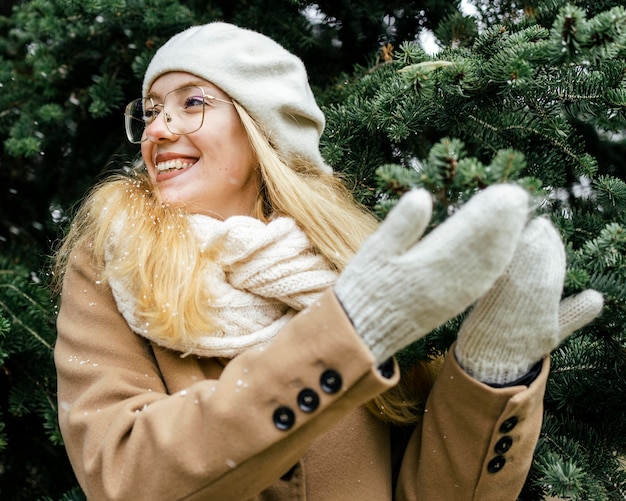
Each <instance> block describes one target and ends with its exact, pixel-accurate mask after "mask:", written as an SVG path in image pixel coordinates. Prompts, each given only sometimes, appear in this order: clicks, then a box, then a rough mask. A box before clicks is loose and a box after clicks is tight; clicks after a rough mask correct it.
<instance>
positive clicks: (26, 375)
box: [0, 0, 626, 500]
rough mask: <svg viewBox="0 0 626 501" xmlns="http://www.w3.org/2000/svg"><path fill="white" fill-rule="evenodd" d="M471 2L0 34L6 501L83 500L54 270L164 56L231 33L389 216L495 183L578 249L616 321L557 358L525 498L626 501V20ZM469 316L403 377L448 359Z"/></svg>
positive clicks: (522, 4)
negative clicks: (265, 42)
mask: <svg viewBox="0 0 626 501" xmlns="http://www.w3.org/2000/svg"><path fill="white" fill-rule="evenodd" d="M459 4H460V2H458V1H455V2H447V1H436V0H428V1H424V2H411V1H391V2H375V1H370V2H354V1H351V0H333V1H328V2H327V1H323V2H317V3H314V4H313V3H310V2H305V1H299V0H283V1H279V2H276V1H271V2H270V0H256V1H250V0H247V1H246V2H237V1H234V2H233V1H230V0H222V1H218V2H211V3H210V4H209V7H207V3H206V2H201V1H196V0H190V1H185V2H182V1H181V2H177V1H174V0H125V1H123V0H109V1H105V2H103V1H100V0H88V1H85V2H78V1H76V0H56V1H51V0H31V1H29V2H15V7H14V10H13V12H12V14H11V16H10V17H0V141H1V142H2V143H3V151H2V152H0V166H1V167H2V168H1V169H0V186H2V187H3V188H2V189H3V190H7V191H5V192H3V195H2V197H0V269H2V273H1V274H0V277H2V278H1V279H0V291H1V292H0V361H1V362H2V367H3V372H2V377H0V381H1V384H0V388H2V391H1V393H0V394H1V397H2V404H1V407H0V466H1V467H2V470H3V471H4V473H2V474H0V497H3V498H4V497H5V496H6V497H10V498H16V499H35V498H40V499H43V498H45V499H50V500H52V499H61V498H62V499H67V500H70V499H83V495H82V493H81V491H80V489H79V488H78V487H77V486H76V484H75V481H74V480H73V476H72V472H71V469H70V467H69V465H68V463H67V459H66V457H65V454H64V450H63V447H62V444H61V437H60V435H59V433H58V427H57V424H56V417H55V416H56V402H55V375H54V368H53V366H52V358H51V348H50V347H51V346H52V345H53V343H54V335H55V333H54V318H55V314H56V312H55V308H54V302H52V301H51V299H50V297H49V293H48V291H47V290H46V288H45V283H46V281H47V279H46V272H45V269H46V267H47V265H48V264H49V263H48V261H47V259H46V256H47V255H48V254H49V252H50V246H51V240H54V239H55V238H56V236H57V235H58V233H59V232H60V231H62V229H63V227H64V225H65V224H66V222H67V213H68V212H69V211H70V209H71V206H72V204H73V203H74V202H75V201H76V200H78V199H79V198H80V197H81V196H82V194H83V193H84V191H85V190H86V188H87V187H88V186H89V185H91V184H92V183H93V182H94V180H95V179H96V178H97V177H99V176H100V175H102V174H103V173H106V172H107V171H108V170H111V169H116V168H120V167H123V165H124V164H125V163H126V162H129V161H130V160H132V157H133V155H134V154H135V152H136V151H135V149H134V148H132V147H129V146H127V145H126V144H125V143H124V142H123V138H122V134H121V113H122V111H123V106H124V104H125V103H126V102H127V101H129V100H130V99H132V98H134V97H136V95H137V93H138V90H139V88H140V82H141V77H142V74H143V71H144V69H145V67H146V65H147V63H148V61H149V59H150V57H151V55H152V54H153V53H154V51H155V50H156V48H157V47H158V46H160V45H161V44H162V43H163V42H164V41H165V40H167V38H169V36H170V35H171V34H173V33H175V32H177V31H179V30H180V29H182V28H184V27H186V26H188V25H191V24H200V23H203V22H207V21H210V20H214V19H224V20H227V21H232V22H236V23H238V24H240V25H242V26H248V27H251V28H254V29H257V30H260V31H263V32H265V33H267V34H268V35H270V36H273V37H274V38H276V39H277V40H279V41H280V42H281V43H283V44H284V45H285V46H287V47H288V48H289V49H291V50H292V51H294V52H296V53H297V54H299V55H300V56H301V57H302V58H303V59H304V60H305V62H306V64H307V66H308V67H309V70H310V74H311V79H312V84H313V86H314V87H315V90H316V93H317V95H318V97H319V100H320V103H321V104H322V106H323V108H324V111H325V112H326V115H327V120H328V125H327V128H326V131H325V134H324V136H323V138H322V148H323V153H324V155H325V157H326V158H327V160H328V161H329V163H331V164H332V165H333V166H334V167H335V168H336V170H338V171H341V172H342V173H343V174H344V175H345V176H346V178H347V179H348V180H349V182H350V186H351V187H352V188H353V189H354V192H355V194H356V195H357V197H358V198H359V199H360V200H362V201H363V202H364V203H365V204H366V205H368V206H369V207H371V209H372V210H373V211H374V212H375V213H376V214H378V215H379V216H380V217H384V215H385V214H386V213H387V211H388V210H389V209H390V208H391V207H392V206H393V205H394V204H395V202H396V201H397V199H398V197H399V196H400V195H402V194H403V193H404V192H406V191H407V190H409V189H411V188H413V187H417V186H419V187H425V188H426V189H428V190H430V191H431V192H432V193H433V194H434V195H435V199H436V201H437V202H436V206H435V213H434V217H433V221H432V224H431V228H432V227H434V226H436V225H437V224H439V223H440V222H441V221H443V220H444V219H445V218H446V217H448V215H449V214H450V213H451V212H453V211H454V210H455V209H456V208H457V207H458V206H460V205H461V204H463V203H464V202H465V201H466V200H467V199H468V198H469V197H470V196H471V195H472V194H474V193H475V192H476V191H477V190H480V189H482V188H484V187H486V186H488V185H490V184H493V183H497V182H501V181H509V182H516V183H519V184H521V185H523V186H525V187H526V188H527V189H528V190H530V191H531V192H532V193H533V194H534V196H535V197H536V199H537V201H538V207H537V213H538V214H543V215H545V216H547V217H550V218H551V219H552V220H553V221H554V223H555V224H556V226H557V227H558V228H559V230H560V231H561V233H562V235H563V238H564V241H565V242H566V246H567V258H568V270H567V276H566V287H565V289H566V290H565V294H566V295H569V294H572V293H575V292H578V291H580V290H583V289H585V288H588V287H592V288H595V289H597V290H599V291H601V292H602V293H603V294H604V296H605V302H606V306H605V309H604V311H603V314H602V316H601V317H600V318H599V319H597V320H596V321H595V322H593V323H592V324H591V325H589V326H588V327H586V328H585V329H582V330H581V331H580V332H578V333H576V334H575V335H574V336H572V338H571V339H570V340H568V341H567V342H566V343H564V344H563V345H562V346H561V347H560V348H559V349H558V350H557V351H556V352H555V353H554V354H553V357H552V371H551V377H550V380H549V384H548V388H547V392H546V398H545V406H546V412H545V423H544V427H543V430H542V435H541V438H540V441H539V444H538V447H537V451H536V455H535V461H534V462H533V466H532V470H531V472H530V475H529V478H528V481H527V482H526V485H525V488H524V492H523V495H522V499H528V500H531V499H532V500H534V499H542V498H543V497H544V496H547V495H552V496H560V497H562V498H566V499H575V500H584V499H623V498H624V497H626V473H625V470H624V468H623V466H622V465H621V464H620V461H622V458H624V457H625V456H626V450H625V449H626V417H625V416H626V413H625V410H626V397H624V395H625V394H626V371H625V368H626V311H625V310H626V308H625V305H626V301H625V297H624V296H625V294H626V285H625V280H626V269H625V262H624V256H625V255H626V254H625V252H624V251H625V247H626V238H625V236H624V226H625V224H626V222H625V218H626V186H625V184H624V177H625V176H624V173H623V172H624V171H623V168H622V162H623V161H624V159H625V158H626V155H625V153H626V140H625V138H624V131H625V130H626V127H625V125H626V115H625V112H626V59H625V57H624V56H625V55H626V54H625V51H626V44H625V42H626V29H625V28H624V26H626V22H625V21H626V11H625V9H624V8H623V7H622V6H621V5H620V4H621V2H618V1H610V0H604V1H597V2H593V3H592V2H582V1H578V0H576V1H572V2H569V3H567V2H565V1H562V0H548V1H513V0H501V1H500V2H477V10H478V14H477V17H476V18H470V17H467V16H464V15H463V14H461V13H460V12H459V10H458V7H459ZM3 12H5V11H3ZM311 14H315V19H314V20H312V19H311ZM424 28H430V29H431V30H432V31H433V32H434V33H435V34H436V36H437V39H438V43H439V45H440V48H441V50H440V51H439V52H438V53H437V54H434V55H433V54H429V53H427V52H426V51H425V50H424V49H423V48H422V47H421V46H420V45H419V43H418V41H417V40H418V38H417V37H418V35H419V34H420V33H421V32H422V30H423V29H424ZM539 202H541V203H539ZM29 270H36V271H29ZM462 320H463V315H461V316H459V317H458V318H455V319H453V320H452V321H450V322H448V323H447V324H446V325H444V326H442V327H441V328H439V329H437V330H435V331H434V332H433V333H431V334H430V335H429V336H428V337H427V338H426V339H425V340H424V341H422V342H420V343H416V344H415V345H413V346H411V347H410V348H409V349H407V350H404V351H403V352H402V353H400V354H399V360H400V363H401V366H402V367H403V368H404V367H407V366H408V365H410V364H411V363H413V362H414V361H415V360H416V359H425V358H428V357H431V356H433V355H435V354H438V353H443V352H445V351H446V350H447V349H448V347H449V346H450V344H451V343H452V342H453V341H454V339H455V336H456V332H457V331H458V327H459V325H460V323H461V321H462Z"/></svg>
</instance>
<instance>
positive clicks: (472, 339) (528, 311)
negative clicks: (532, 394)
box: [455, 218, 602, 384]
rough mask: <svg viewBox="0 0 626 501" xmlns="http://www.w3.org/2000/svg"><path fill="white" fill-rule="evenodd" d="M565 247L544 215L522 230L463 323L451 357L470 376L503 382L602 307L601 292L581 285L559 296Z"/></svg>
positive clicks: (525, 368) (515, 376)
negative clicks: (502, 267)
mask: <svg viewBox="0 0 626 501" xmlns="http://www.w3.org/2000/svg"><path fill="white" fill-rule="evenodd" d="M564 277H565V249H564V247H563V243H562V241H561V238H560V236H559V234H558V232H557V230H556V229H555V228H554V226H553V225H552V224H551V223H550V222H549V221H548V220H547V219H544V218H537V219H534V220H532V221H531V222H530V223H529V224H528V226H527V227H526V228H525V229H524V232H523V233H522V236H521V238H520V242H519V245H518V248H517V250H516V252H515V256H514V258H513V261H512V262H511V264H510V265H509V267H508V268H507V270H506V272H505V273H504V274H503V275H502V277H500V278H499V279H498V280H497V282H496V283H495V284H494V286H493V288H492V289H491V290H490V291H489V292H488V293H487V294H486V295H485V296H484V297H483V298H481V299H480V301H478V302H477V303H476V305H475V307H474V308H473V310H472V312H471V313H470V314H469V315H468V317H467V318H466V319H465V321H464V322H463V325H462V326H461V330H460V332H459V336H458V341H457V344H456V346H455V355H456V358H457V360H458V362H459V364H461V366H462V367H463V368H464V369H465V370H466V371H467V372H468V373H469V374H470V375H472V376H473V377H474V378H475V379H478V380H480V381H483V382H485V383H489V384H508V383H511V382H513V381H515V380H516V379H519V378H520V377H522V376H524V375H525V374H526V373H527V372H528V371H529V370H530V369H531V368H532V366H533V365H535V364H536V363H537V362H538V361H540V360H541V359H542V358H544V357H545V356H546V355H548V354H549V353H550V352H551V351H553V350H554V349H555V348H557V347H558V345H559V344H561V342H562V341H563V340H564V339H565V338H566V337H568V336H569V335H570V334H571V333H572V332H574V331H575V330H577V329H580V328H581V327H583V326H584V325H585V324H587V323H589V322H591V321H592V320H593V319H594V318H595V317H596V316H597V315H598V314H599V313H600V311H601V310H602V296H601V295H600V294H599V293H598V292H596V291H594V290H586V291H584V292H582V293H580V294H578V295H576V296H571V297H569V298H567V299H564V300H563V301H561V295H562V293H563V281H564Z"/></svg>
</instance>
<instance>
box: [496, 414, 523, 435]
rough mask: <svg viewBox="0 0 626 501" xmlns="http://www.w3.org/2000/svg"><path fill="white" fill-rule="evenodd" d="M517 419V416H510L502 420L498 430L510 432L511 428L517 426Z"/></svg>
mask: <svg viewBox="0 0 626 501" xmlns="http://www.w3.org/2000/svg"><path fill="white" fill-rule="evenodd" d="M518 421H519V419H518V418H517V416H512V417H510V418H509V419H507V420H505V421H503V422H502V424H501V425H500V432H501V433H508V432H510V431H511V430H512V429H513V428H515V427H516V426H517V422H518Z"/></svg>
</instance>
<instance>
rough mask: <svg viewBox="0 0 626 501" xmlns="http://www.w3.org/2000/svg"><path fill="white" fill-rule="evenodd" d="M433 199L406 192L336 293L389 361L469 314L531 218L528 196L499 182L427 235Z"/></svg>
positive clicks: (380, 358) (366, 338)
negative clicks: (456, 317)
mask: <svg viewBox="0 0 626 501" xmlns="http://www.w3.org/2000/svg"><path fill="white" fill-rule="evenodd" d="M431 211H432V197H431V195H430V194H429V193H428V192H427V191H426V190H421V189H420V190H414V191H412V192H409V193H407V194H405V195H404V196H403V197H402V198H401V199H400V201H399V202H398V205H396V207H394V209H393V210H392V211H391V212H390V213H389V215H388V216H387V218H386V219H385V221H383V223H382V224H381V226H380V228H379V229H378V231H377V232H376V233H374V234H373V235H372V236H370V238H369V239H368V240H366V242H365V243H364V244H363V246H362V247H361V249H360V250H359V252H358V253H357V254H356V256H355V257H354V259H353V260H352V261H351V262H350V263H349V264H348V267H347V268H346V269H345V270H344V272H343V273H342V274H341V275H340V277H339V279H338V280H337V284H336V285H335V288H334V290H335V293H336V295H337V297H338V299H339V301H340V302H341V303H342V305H343V307H344V308H345V310H346V312H347V313H348V316H349V317H350V319H351V320H352V323H353V324H354V327H355V330H356V331H357V333H358V334H359V335H360V336H361V337H362V338H363V340H364V341H365V344H366V345H367V346H369V348H370V349H371V351H372V353H373V354H374V357H375V358H376V361H377V362H378V363H381V362H383V361H384V360H386V359H387V358H388V357H390V356H391V355H393V354H394V353H396V352H397V351H398V350H400V349H402V348H404V347H405V346H407V345H409V344H410V343H412V342H413V341H416V340H418V339H420V338H421V337H423V336H425V335H426V334H428V333H429V332H430V331H431V330H432V329H434V328H436V327H438V326H439V325H441V324H443V323H444V322H446V321H447V320H449V319H451V318H453V317H454V316H456V315H458V314H459V313H461V312H463V311H464V310H465V309H466V308H467V307H469V306H470V305H471V304H472V303H474V302H475V301H476V300H478V299H479V298H480V297H481V296H482V295H483V294H485V292H487V291H488V290H489V288H490V287H491V286H492V285H493V283H494V282H495V281H496V279H497V278H498V276H500V274H501V273H502V272H503V271H504V270H505V268H506V267H507V265H508V264H509V262H510V260H511V259H512V257H513V253H514V252H515V247H516V245H517V241H518V239H519V237H520V235H521V233H522V229H523V227H524V225H525V223H526V219H527V216H528V195H527V193H526V192H525V191H524V190H523V189H522V188H520V187H516V186H514V185H506V184H502V185H494V186H491V187H489V188H487V189H485V190H484V191H482V192H480V193H478V194H477V195H475V196H474V197H473V198H472V199H471V200H470V201H469V202H467V203H466V204H465V205H464V206H463V207H461V209H460V210H459V211H458V212H457V213H456V214H454V215H453V216H452V217H450V218H449V219H448V220H446V221H445V222H444V223H442V224H441V225H439V226H438V227H437V228H435V229H434V230H433V231H432V232H430V233H429V234H428V235H426V236H425V237H424V238H421V237H422V234H423V233H424V231H425V230H426V228H427V226H428V223H429V221H430V216H431Z"/></svg>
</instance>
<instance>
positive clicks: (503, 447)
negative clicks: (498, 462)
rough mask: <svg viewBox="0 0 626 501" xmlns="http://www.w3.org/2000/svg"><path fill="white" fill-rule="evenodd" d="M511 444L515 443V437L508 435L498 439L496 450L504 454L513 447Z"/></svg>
mask: <svg viewBox="0 0 626 501" xmlns="http://www.w3.org/2000/svg"><path fill="white" fill-rule="evenodd" d="M511 445H513V439H512V438H511V437H509V436H508V435H507V436H505V437H502V438H501V439H500V440H498V442H497V443H496V446H495V447H494V450H495V451H496V454H504V453H505V452H506V451H508V450H509V449H510V448H511Z"/></svg>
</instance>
